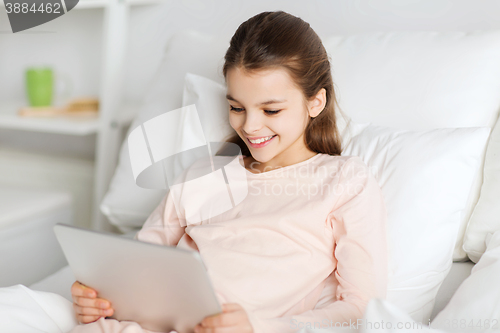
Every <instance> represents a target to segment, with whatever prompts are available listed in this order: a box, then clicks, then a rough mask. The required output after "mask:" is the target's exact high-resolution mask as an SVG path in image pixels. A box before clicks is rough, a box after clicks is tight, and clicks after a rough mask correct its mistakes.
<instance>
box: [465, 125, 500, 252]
mask: <svg viewBox="0 0 500 333" xmlns="http://www.w3.org/2000/svg"><path fill="white" fill-rule="evenodd" d="M499 230H500V121H499V122H497V125H496V126H495V128H494V129H493V132H492V133H491V137H490V141H489V144H488V150H487V151H486V158H485V162H484V181H483V186H482V187H481V196H480V198H479V201H478V202H477V206H476V208H475V209H474V212H473V214H472V216H471V219H470V222H469V225H468V226H467V231H466V233H465V238H464V250H465V251H466V252H467V255H468V256H469V258H470V259H471V260H472V261H473V262H478V261H479V258H481V255H482V254H483V253H484V251H485V250H486V239H487V237H488V235H490V236H491V235H492V234H493V233H494V232H496V231H499Z"/></svg>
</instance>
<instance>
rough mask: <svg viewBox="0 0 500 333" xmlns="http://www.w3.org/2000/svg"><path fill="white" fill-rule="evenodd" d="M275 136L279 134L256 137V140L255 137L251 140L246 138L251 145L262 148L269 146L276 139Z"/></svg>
mask: <svg viewBox="0 0 500 333" xmlns="http://www.w3.org/2000/svg"><path fill="white" fill-rule="evenodd" d="M275 136H277V134H275V135H270V136H264V137H261V138H258V139H255V140H254V139H252V140H250V139H249V138H246V139H247V141H248V143H249V144H250V146H251V147H253V148H261V147H264V146H267V145H268V144H269V143H270V142H271V141H272V140H273V139H274V137H275Z"/></svg>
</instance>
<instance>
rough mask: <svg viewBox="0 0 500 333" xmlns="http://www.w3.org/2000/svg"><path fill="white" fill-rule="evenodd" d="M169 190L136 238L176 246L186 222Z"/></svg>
mask: <svg viewBox="0 0 500 333" xmlns="http://www.w3.org/2000/svg"><path fill="white" fill-rule="evenodd" d="M170 193H171V192H170V191H169V192H168V194H167V195H166V196H165V197H164V198H163V199H162V201H161V202H160V204H159V205H158V207H156V209H155V210H154V211H153V212H152V213H151V215H149V217H148V219H147V220H146V222H144V225H143V226H142V229H141V230H140V231H139V232H138V233H137V234H136V235H135V237H134V238H135V239H137V240H140V241H142V242H148V243H155V244H160V245H168V246H174V245H176V244H177V243H178V242H179V240H180V239H181V237H182V235H183V234H184V229H185V225H186V224H185V223H184V222H183V220H182V219H181V218H179V214H178V213H177V209H176V207H175V205H174V200H173V198H172V195H171V194H170Z"/></svg>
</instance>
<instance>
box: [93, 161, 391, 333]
mask: <svg viewBox="0 0 500 333" xmlns="http://www.w3.org/2000/svg"><path fill="white" fill-rule="evenodd" d="M216 158H229V157H216ZM233 158H234V157H233ZM245 171H246V173H247V174H246V175H247V182H248V194H247V196H246V197H245V199H244V200H243V201H242V202H240V203H239V204H238V205H235V206H234V207H233V208H232V209H229V210H227V211H225V212H223V213H222V214H219V215H216V216H214V217H208V218H206V219H204V220H202V221H201V222H198V223H189V222H186V219H185V218H184V216H183V212H184V211H185V210H184V208H183V207H176V206H175V204H174V200H173V199H172V196H171V193H172V191H170V192H169V194H167V196H166V197H165V198H164V199H163V200H162V201H161V203H160V205H159V206H158V207H157V208H156V209H155V210H154V211H153V213H152V214H151V215H150V216H149V218H148V219H147V221H146V223H145V224H144V226H143V228H142V230H141V231H140V232H139V233H138V234H137V236H136V237H137V238H138V239H139V240H141V241H145V242H151V243H157V244H163V245H170V246H177V247H180V248H185V249H193V250H197V251H199V252H200V255H201V257H202V258H203V261H204V263H205V266H206V267H207V272H208V275H209V277H210V279H211V281H212V284H213V286H214V289H215V291H216V295H217V297H218V299H219V301H220V302H221V304H222V303H239V304H240V305H241V306H242V307H243V308H244V309H245V310H246V312H247V314H248V316H249V318H250V321H251V323H252V326H253V328H254V332H255V333H270V332H279V333H284V332H295V331H298V330H299V329H300V328H303V327H316V328H317V327H322V328H327V327H330V328H331V327H334V326H335V325H336V324H335V323H337V327H338V326H342V323H349V321H350V320H351V322H353V321H354V322H355V321H356V320H357V319H359V318H362V316H363V312H364V310H365V307H366V305H367V303H368V301H369V300H370V299H371V298H374V297H379V298H385V296H386V290H387V282H388V277H387V274H388V267H387V266H388V255H387V243H386V239H387V235H386V221H387V213H386V209H385V204H384V199H383V196H382V192H381V189H380V187H379V185H378V183H377V181H376V179H375V178H374V177H373V176H372V174H371V173H370V171H369V169H368V167H367V165H366V164H365V163H364V162H363V161H362V160H361V158H359V157H357V156H332V155H328V154H317V155H315V156H313V157H311V158H309V159H308V160H305V161H303V162H300V163H297V164H294V165H290V166H286V167H282V168H279V169H273V170H270V171H265V172H262V173H252V172H250V171H248V170H246V169H245ZM99 321H100V322H101V324H100V325H105V324H104V320H103V319H100V320H99ZM106 321H108V320H106ZM91 325H92V324H91ZM109 325H118V324H117V323H116V321H115V323H109ZM314 325H315V326H314ZM319 325H321V326H319ZM344 325H346V324H344ZM347 325H348V324H347ZM103 327H104V326H103ZM110 327H111V326H110ZM110 331H111V330H110ZM127 332H128V331H127Z"/></svg>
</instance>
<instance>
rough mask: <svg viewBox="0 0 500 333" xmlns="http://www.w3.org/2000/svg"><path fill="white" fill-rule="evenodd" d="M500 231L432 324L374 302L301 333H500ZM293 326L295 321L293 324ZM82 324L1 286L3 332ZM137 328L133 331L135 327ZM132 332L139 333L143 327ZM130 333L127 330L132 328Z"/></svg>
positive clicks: (64, 303) (60, 308)
mask: <svg viewBox="0 0 500 333" xmlns="http://www.w3.org/2000/svg"><path fill="white" fill-rule="evenodd" d="M499 281H500V231H497V232H495V233H494V234H492V235H491V236H490V237H489V239H488V240H487V249H486V252H485V253H484V254H483V256H482V257H481V259H480V260H479V262H478V263H477V264H476V265H475V266H474V268H473V269H472V272H471V275H470V276H469V277H468V278H467V279H466V280H465V281H464V282H463V283H462V284H461V285H460V287H459V288H458V290H457V291H456V292H455V294H454V295H453V297H452V299H451V300H450V302H449V303H448V305H447V306H446V307H445V308H444V309H443V310H442V311H441V312H440V313H439V314H438V315H437V316H436V318H434V320H433V321H432V323H430V325H429V323H417V322H415V321H414V320H413V319H411V317H410V316H409V315H408V314H406V313H404V312H403V311H402V310H401V309H400V308H398V307H396V306H395V305H393V304H392V303H390V302H388V301H386V300H382V299H372V300H371V301H370V303H369V304H368V306H367V308H366V311H365V314H364V317H363V319H361V320H359V321H358V322H356V323H354V322H353V323H350V324H348V325H347V323H346V325H345V327H344V328H336V327H332V326H331V325H329V324H328V323H327V322H317V323H294V325H295V327H297V332H302V333H304V332H314V333H323V332H347V331H348V332H359V333H375V332H377V333H384V332H430V333H439V332H465V331H475V332H500V284H499V283H498V282H499ZM291 324H292V323H291ZM77 325H78V323H77V322H76V320H75V317H74V314H73V307H72V304H71V302H70V301H69V300H67V299H66V298H64V297H62V296H60V295H58V294H54V293H49V292H42V291H34V290H31V289H29V288H27V287H25V286H23V285H16V286H12V287H8V288H0V332H9V333H17V332H22V333H31V332H33V333H35V332H36V333H39V332H46V333H65V332H69V331H71V330H72V329H73V328H75V327H76V326H77ZM130 328H132V327H130ZM134 328H135V329H132V330H130V332H139V331H141V330H140V329H138V328H137V326H135V325H134ZM127 331H128V330H127Z"/></svg>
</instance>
